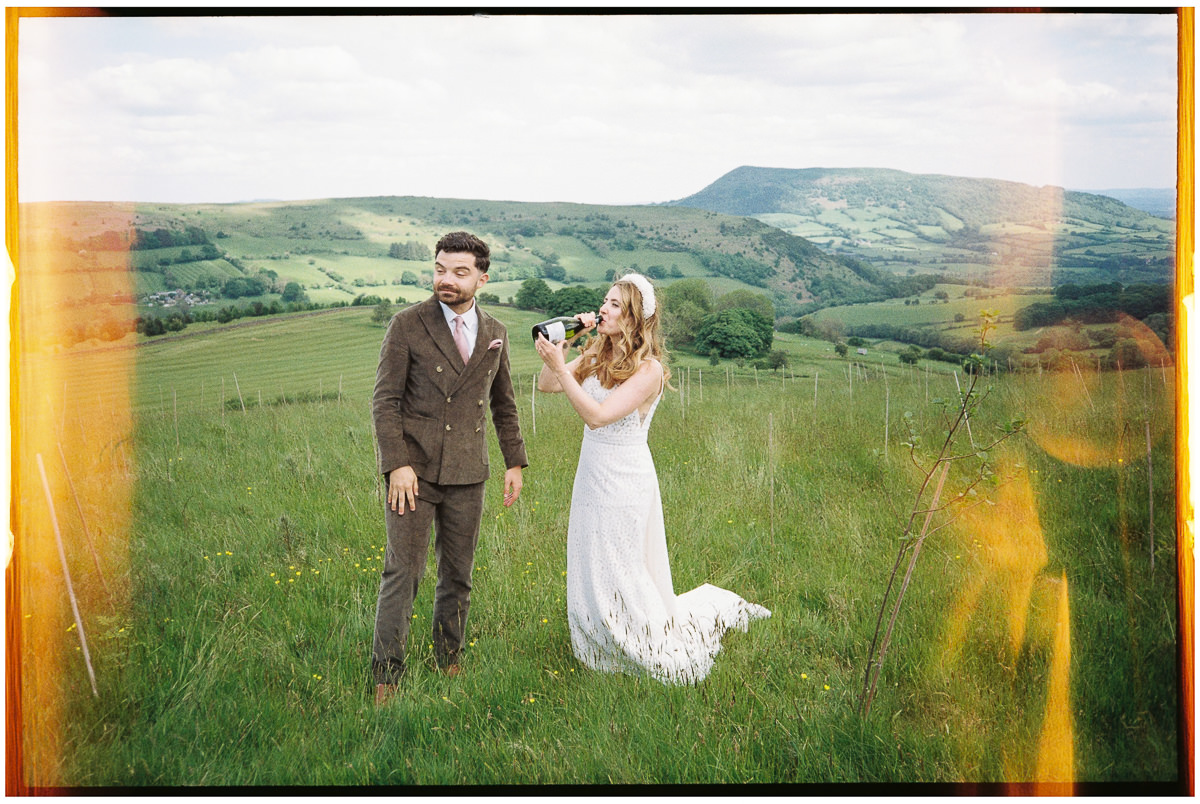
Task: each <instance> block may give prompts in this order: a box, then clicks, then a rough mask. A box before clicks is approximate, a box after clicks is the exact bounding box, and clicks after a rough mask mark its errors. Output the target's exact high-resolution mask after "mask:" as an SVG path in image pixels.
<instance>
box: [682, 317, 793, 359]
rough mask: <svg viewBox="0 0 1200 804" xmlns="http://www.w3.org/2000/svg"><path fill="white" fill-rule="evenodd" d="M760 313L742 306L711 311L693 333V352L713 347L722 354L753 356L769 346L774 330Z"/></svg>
mask: <svg viewBox="0 0 1200 804" xmlns="http://www.w3.org/2000/svg"><path fill="white" fill-rule="evenodd" d="M764 321H765V319H764V318H763V316H762V315H760V314H759V313H756V312H754V311H752V310H747V309H745V308H740V307H738V308H734V309H732V310H723V311H721V312H719V313H712V314H711V315H708V316H706V317H705V319H704V322H703V323H702V324H701V325H700V330H699V331H698V332H697V333H696V341H695V346H696V351H698V352H699V353H700V354H707V353H710V352H711V351H712V350H713V349H716V350H717V353H718V354H719V355H720V356H721V357H743V358H745V357H753V356H755V355H758V354H762V353H764V352H766V351H767V350H768V349H770V348H771V341H772V340H773V338H774V331H773V329H772V328H771V323H770V322H769V321H766V335H765V337H764V330H763V326H762V325H763V323H764Z"/></svg>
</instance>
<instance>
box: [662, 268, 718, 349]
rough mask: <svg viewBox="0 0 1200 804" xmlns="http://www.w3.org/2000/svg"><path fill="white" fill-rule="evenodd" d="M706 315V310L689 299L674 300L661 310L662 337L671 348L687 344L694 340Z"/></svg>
mask: <svg viewBox="0 0 1200 804" xmlns="http://www.w3.org/2000/svg"><path fill="white" fill-rule="evenodd" d="M685 281H686V280H685ZM707 315H708V311H707V310H705V309H703V308H701V307H700V306H698V305H696V304H695V303H693V302H692V301H691V300H690V299H685V300H683V301H676V302H675V303H674V304H673V305H672V306H671V307H670V308H668V309H665V310H663V314H662V316H663V319H662V321H663V337H664V338H665V339H666V341H667V343H669V344H670V345H671V347H672V348H678V347H683V346H688V345H690V344H691V343H692V342H693V341H695V339H696V332H697V331H699V329H700V325H701V324H703V323H704V318H705V316H707Z"/></svg>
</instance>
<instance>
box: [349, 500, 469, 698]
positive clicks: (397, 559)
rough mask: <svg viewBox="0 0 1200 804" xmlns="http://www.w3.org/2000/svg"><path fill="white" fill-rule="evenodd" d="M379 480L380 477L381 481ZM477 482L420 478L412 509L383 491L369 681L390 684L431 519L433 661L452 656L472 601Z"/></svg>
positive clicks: (450, 660) (400, 660) (396, 673)
mask: <svg viewBox="0 0 1200 804" xmlns="http://www.w3.org/2000/svg"><path fill="white" fill-rule="evenodd" d="M386 485H387V484H386V480H385V489H386ZM483 490H484V484H483V483H472V484H468V485H461V486H460V485H441V484H438V483H431V482H429V481H427V480H419V486H418V491H419V496H418V497H417V508H416V510H415V511H414V510H410V509H409V508H407V506H406V507H405V510H404V515H403V516H401V515H400V514H398V513H396V512H395V511H393V510H392V509H391V507H390V506H388V505H387V504H386V500H387V495H386V494H385V495H384V500H385V504H384V508H385V518H386V522H387V550H386V553H385V556H384V562H383V573H382V575H381V577H380V581H379V602H378V606H377V608H376V611H375V640H374V646H373V648H372V654H371V673H372V675H373V677H374V679H375V683H376V684H395V683H396V682H397V681H399V679H400V676H401V674H402V673H403V672H404V664H405V645H406V643H407V641H408V631H409V627H410V626H411V625H412V618H413V601H414V600H415V599H416V596H417V588H418V587H419V586H420V583H421V578H422V576H423V575H424V574H425V564H426V560H427V558H428V554H429V532H430V528H431V527H432V528H433V532H434V557H435V559H436V561H437V586H436V588H435V590H434V601H433V651H434V657H435V659H436V660H437V663H438V666H439V667H445V666H447V665H450V664H454V663H455V662H457V661H458V653H459V651H460V650H461V649H462V644H463V632H464V631H465V629H466V624H467V612H468V610H469V609H470V606H471V571H472V570H473V569H474V563H475V546H476V544H477V543H478V541H479V523H480V520H481V518H482V516H483Z"/></svg>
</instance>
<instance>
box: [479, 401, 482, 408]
mask: <svg viewBox="0 0 1200 804" xmlns="http://www.w3.org/2000/svg"><path fill="white" fill-rule="evenodd" d="M479 407H483V400H482V399H481V400H479Z"/></svg>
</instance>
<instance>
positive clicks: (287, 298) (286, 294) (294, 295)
mask: <svg viewBox="0 0 1200 804" xmlns="http://www.w3.org/2000/svg"><path fill="white" fill-rule="evenodd" d="M280 299H281V300H282V301H284V302H301V301H308V297H307V296H306V295H305V293H304V291H303V290H302V289H301V288H300V283H299V282H288V283H287V284H286V285H284V286H283V295H282V296H280Z"/></svg>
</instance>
